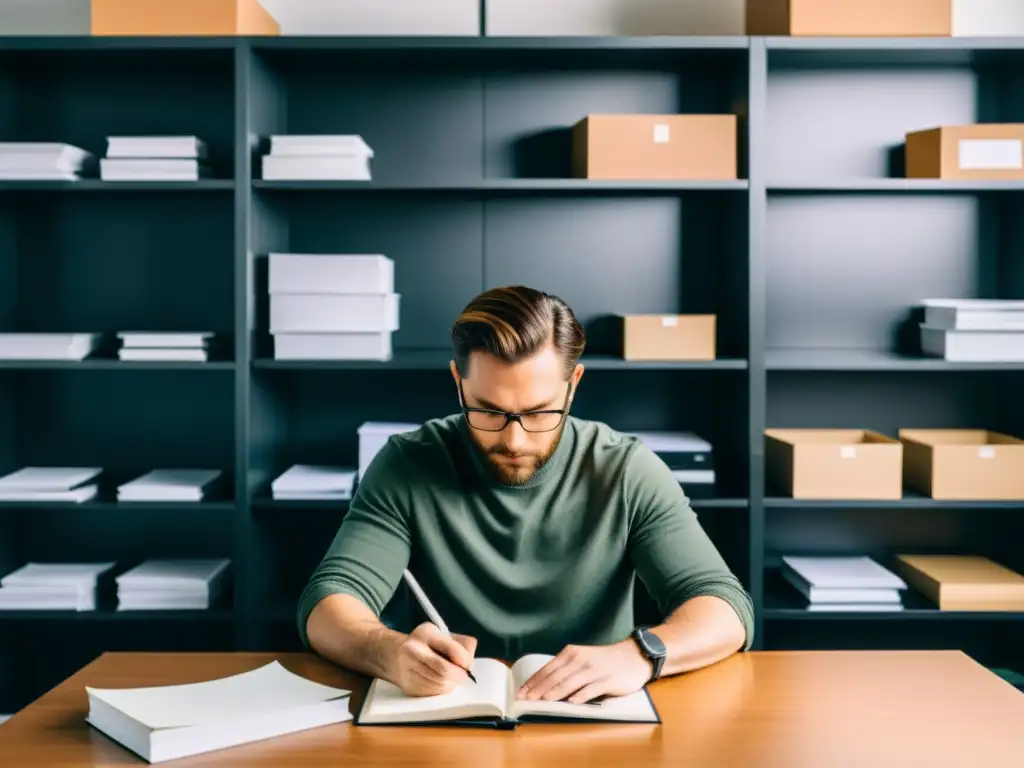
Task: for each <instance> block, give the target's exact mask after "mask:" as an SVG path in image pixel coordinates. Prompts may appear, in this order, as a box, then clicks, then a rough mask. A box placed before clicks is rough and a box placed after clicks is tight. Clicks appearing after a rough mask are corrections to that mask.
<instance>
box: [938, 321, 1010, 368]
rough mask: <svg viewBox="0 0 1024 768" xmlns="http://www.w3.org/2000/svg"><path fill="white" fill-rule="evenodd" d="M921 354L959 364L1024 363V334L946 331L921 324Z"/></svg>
mask: <svg viewBox="0 0 1024 768" xmlns="http://www.w3.org/2000/svg"><path fill="white" fill-rule="evenodd" d="M921 351H922V352H923V353H924V354H925V355H928V356H930V357H941V358H943V359H944V360H949V361H950V362H958V363H1015V362H1021V361H1024V331H947V330H943V329H942V328H929V327H928V326H926V325H924V324H922V325H921Z"/></svg>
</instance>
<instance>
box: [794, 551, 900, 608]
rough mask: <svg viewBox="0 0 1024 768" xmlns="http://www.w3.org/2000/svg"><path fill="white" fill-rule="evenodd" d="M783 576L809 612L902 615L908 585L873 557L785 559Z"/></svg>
mask: <svg viewBox="0 0 1024 768" xmlns="http://www.w3.org/2000/svg"><path fill="white" fill-rule="evenodd" d="M782 575H783V577H784V578H785V579H786V581H788V582H789V583H790V584H791V585H792V586H793V587H795V588H796V589H797V590H799V592H800V594H801V595H802V596H803V597H804V599H806V600H807V610H809V611H901V610H903V592H904V591H905V590H906V589H907V584H906V582H905V581H903V579H901V578H900V577H899V576H897V575H896V574H895V573H893V572H892V571H890V570H889V569H887V568H885V567H883V566H882V565H880V564H879V563H877V562H875V561H874V560H872V559H871V558H870V557H864V556H854V557H850V556H845V557H844V556H840V557H794V556H784V557H783V558H782Z"/></svg>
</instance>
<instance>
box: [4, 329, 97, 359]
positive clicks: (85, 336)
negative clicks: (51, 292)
mask: <svg viewBox="0 0 1024 768" xmlns="http://www.w3.org/2000/svg"><path fill="white" fill-rule="evenodd" d="M99 340H100V334H98V333H0V360H82V359H84V358H86V357H88V356H89V355H90V354H91V353H92V352H93V350H94V349H95V348H96V345H97V344H98V343H99Z"/></svg>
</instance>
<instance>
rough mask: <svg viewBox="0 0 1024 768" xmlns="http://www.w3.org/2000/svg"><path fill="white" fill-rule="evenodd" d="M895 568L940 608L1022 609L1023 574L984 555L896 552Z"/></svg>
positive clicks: (955, 609) (973, 609)
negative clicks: (898, 553)
mask: <svg viewBox="0 0 1024 768" xmlns="http://www.w3.org/2000/svg"><path fill="white" fill-rule="evenodd" d="M895 570H896V571H898V572H899V573H900V575H901V576H903V579H904V580H905V581H906V582H907V584H909V585H910V586H912V587H914V589H916V590H917V591H919V592H920V593H921V594H922V595H924V596H925V597H927V598H928V599H929V600H931V601H932V602H934V603H935V604H936V606H938V607H939V608H940V609H941V610H943V611H1024V576H1022V575H1021V574H1019V573H1017V572H1015V571H1011V570H1010V569H1009V568H1006V567H1005V566H1002V565H1000V564H999V563H995V562H993V561H991V560H989V559H988V558H986V557H976V556H971V555H899V556H898V557H897V558H896V563H895Z"/></svg>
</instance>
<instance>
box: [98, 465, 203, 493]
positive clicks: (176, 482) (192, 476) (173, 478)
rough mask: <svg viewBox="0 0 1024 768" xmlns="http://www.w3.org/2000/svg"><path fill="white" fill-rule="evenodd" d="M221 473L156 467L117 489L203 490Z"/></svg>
mask: <svg viewBox="0 0 1024 768" xmlns="http://www.w3.org/2000/svg"><path fill="white" fill-rule="evenodd" d="M221 474H222V473H221V471H220V470H219V469H154V470H151V471H149V472H147V473H146V474H144V475H140V476H139V477H136V478H135V479H134V480H129V481H128V482H127V483H123V484H121V485H120V486H118V489H117V490H118V491H134V490H147V491H149V490H155V491H163V490H201V489H203V488H206V487H208V486H209V485H210V484H212V483H213V482H214V481H216V480H217V479H218V478H219V477H220V476H221Z"/></svg>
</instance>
